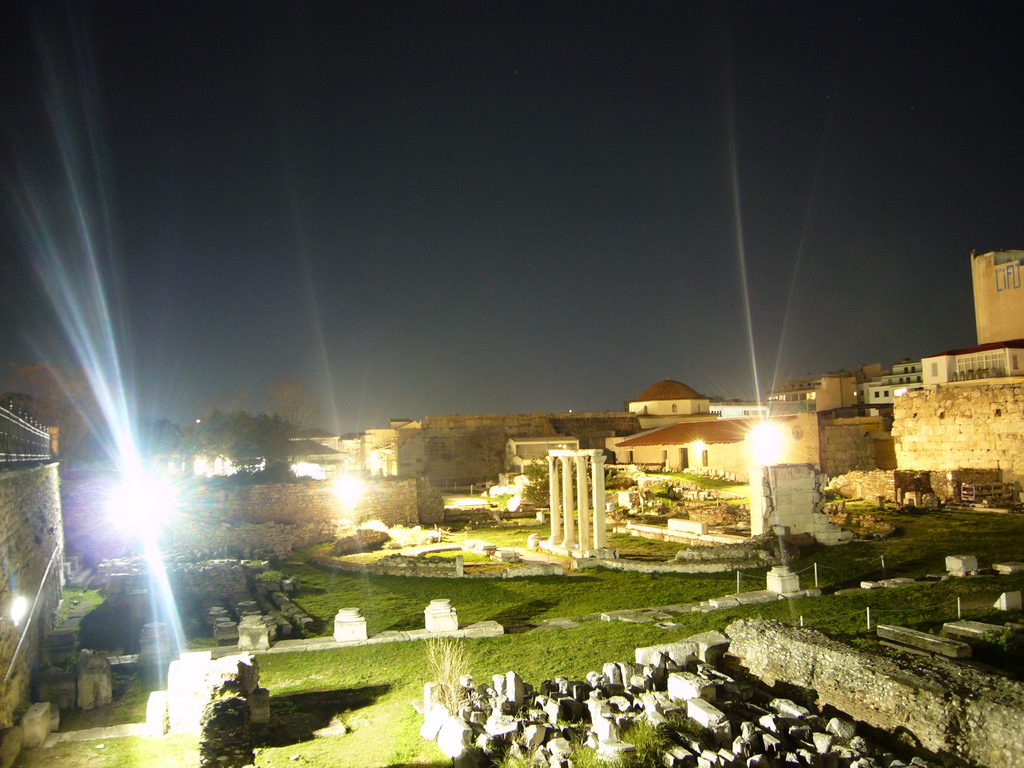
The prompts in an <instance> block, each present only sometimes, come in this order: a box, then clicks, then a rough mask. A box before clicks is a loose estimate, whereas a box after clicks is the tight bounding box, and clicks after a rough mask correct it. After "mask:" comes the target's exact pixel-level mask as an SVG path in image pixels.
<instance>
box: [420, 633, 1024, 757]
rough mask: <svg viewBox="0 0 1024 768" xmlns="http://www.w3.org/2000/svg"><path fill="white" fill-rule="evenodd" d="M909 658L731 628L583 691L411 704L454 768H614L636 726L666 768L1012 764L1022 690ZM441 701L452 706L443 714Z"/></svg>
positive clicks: (470, 689) (433, 688)
mask: <svg viewBox="0 0 1024 768" xmlns="http://www.w3.org/2000/svg"><path fill="white" fill-rule="evenodd" d="M910 658H914V661H908V660H907V659H908V657H904V656H896V657H895V658H891V657H888V656H886V657H881V656H878V655H872V654H867V653H865V652H862V651H859V650H857V649H854V648H852V647H850V646H845V645H843V644H841V643H838V642H835V641H832V640H828V639H827V638H825V637H824V636H822V635H820V633H817V632H813V631H805V630H798V629H793V628H788V627H783V626H782V625H779V624H778V623H776V622H769V621H762V620H754V621H738V622H734V623H733V624H732V625H730V626H729V628H728V629H727V630H726V634H724V635H723V634H721V633H718V632H707V633H704V634H700V635H695V636H692V637H690V638H687V639H686V640H684V641H681V642H674V643H666V644H663V645H657V646H651V647H648V648H638V649H636V653H635V659H634V661H633V662H609V663H606V664H604V666H603V667H602V669H601V670H600V671H593V672H590V673H588V674H587V675H586V677H585V679H583V680H570V679H568V678H566V677H556V678H555V679H554V680H546V681H544V682H542V683H541V684H540V686H539V687H538V688H537V689H534V688H533V687H532V686H531V685H529V684H528V683H526V682H524V681H523V680H522V679H521V678H520V677H519V675H517V674H516V673H515V672H508V673H506V674H504V675H494V677H493V678H492V679H491V680H489V681H487V682H483V683H480V684H477V683H476V681H474V680H473V679H472V678H469V677H464V678H463V679H462V680H461V681H460V683H461V690H460V691H459V692H458V695H456V696H450V695H447V696H443V695H441V693H442V692H441V691H440V690H439V687H438V684H435V683H428V684H427V686H426V687H425V690H424V698H423V701H422V702H415V703H414V704H415V706H416V707H417V709H418V710H420V711H421V712H422V714H423V716H424V723H423V727H422V729H421V735H422V736H423V737H424V738H428V739H432V740H436V741H437V743H438V746H439V747H440V748H441V750H442V751H443V752H444V753H445V754H446V755H447V756H448V757H449V758H451V759H452V760H453V761H454V764H455V765H456V766H485V765H493V764H496V763H497V762H498V761H500V760H501V759H502V758H503V757H504V756H506V755H511V756H512V757H514V758H518V759H521V760H527V761H531V762H532V763H533V764H536V765H545V766H550V768H569V766H571V765H572V764H573V763H572V762H571V760H570V757H571V756H573V755H574V752H575V750H577V749H578V748H579V747H577V746H574V745H583V746H584V747H587V748H590V749H592V750H594V752H596V756H597V759H598V760H599V761H601V762H608V763H611V764H614V763H615V762H616V761H618V760H619V759H620V758H622V757H623V756H625V755H628V754H631V753H634V752H635V751H636V745H635V744H633V743H631V741H630V738H631V733H632V729H633V728H634V727H635V726H636V725H637V724H646V725H650V726H656V727H660V728H661V730H662V731H663V732H664V733H667V734H668V744H667V746H666V747H665V749H664V753H663V754H662V755H661V758H660V760H661V763H662V765H664V766H666V768H692V767H694V766H697V767H699V768H714V767H715V766H719V767H721V768H735V767H738V766H745V767H746V768H768V767H771V768H774V767H775V766H790V765H792V766H797V765H801V766H818V767H820V768H826V767H827V768H908V767H909V766H922V768H925V767H927V766H938V765H946V764H949V762H948V761H949V760H952V761H953V762H954V763H956V762H957V761H965V760H966V761H969V762H971V763H980V764H985V765H990V766H995V765H999V766H1003V765H1006V766H1008V765H1015V764H1017V761H1018V760H1019V758H1020V755H1021V754H1024V685H1022V684H1021V683H1018V682H1015V681H1008V680H1003V679H1001V678H992V677H990V676H986V675H983V674H982V673H979V672H977V671H975V670H971V669H951V668H948V667H946V666H944V665H943V664H941V663H939V662H933V661H930V660H924V659H918V658H916V657H910ZM751 673H754V674H756V675H760V676H761V679H758V678H757V677H753V676H751ZM968 678H973V679H968ZM982 678H985V679H982ZM780 683H781V686H779V685H778V684H780ZM968 686H969V687H968ZM780 687H781V688H782V689H783V690H786V691H791V692H792V693H790V694H789V695H780V692H779V690H777V689H778V688H780ZM772 688H775V689H776V690H772ZM968 690H971V691H974V692H975V693H974V694H973V695H970V696H968V695H967V694H966V691H968ZM452 700H455V701H458V702H460V703H459V704H457V705H456V706H452V705H451V704H449V705H448V706H447V707H446V706H445V705H443V704H442V702H443V701H449V702H450V701H452ZM455 709H457V711H452V710H455ZM858 720H859V721H860V722H857V721H858ZM897 753H898V754H897Z"/></svg>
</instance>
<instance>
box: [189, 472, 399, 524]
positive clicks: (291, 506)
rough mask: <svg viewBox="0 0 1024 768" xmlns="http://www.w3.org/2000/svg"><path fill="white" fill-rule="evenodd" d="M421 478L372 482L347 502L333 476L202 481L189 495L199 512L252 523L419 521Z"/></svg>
mask: <svg viewBox="0 0 1024 768" xmlns="http://www.w3.org/2000/svg"><path fill="white" fill-rule="evenodd" d="M417 503H418V499H417V492H416V481H415V480H377V481H367V482H366V483H365V487H364V490H363V494H362V497H361V498H360V499H359V501H358V503H357V504H355V505H354V506H352V507H346V506H345V505H344V504H343V503H342V502H341V500H340V499H339V498H338V495H337V493H335V489H334V484H333V483H332V482H330V481H323V482H317V481H309V482H294V483H218V482H212V483H207V484H203V485H199V486H197V487H196V488H195V490H194V491H192V492H191V493H189V494H188V495H187V497H186V498H185V499H184V504H186V505H187V506H188V507H189V508H191V509H193V510H195V512H196V513H197V514H200V513H203V512H205V513H207V515H208V516H209V517H210V518H211V519H219V520H223V519H230V520H245V521H246V522H275V523H309V522H314V521H324V520H338V519H345V520H349V521H351V522H353V523H361V522H363V521H366V520H380V521H381V522H383V523H384V524H385V525H388V526H393V525H415V524H416V522H417V521H418V517H419V514H418V509H417Z"/></svg>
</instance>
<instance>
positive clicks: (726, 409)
mask: <svg viewBox="0 0 1024 768" xmlns="http://www.w3.org/2000/svg"><path fill="white" fill-rule="evenodd" d="M708 410H709V411H710V412H711V413H712V414H714V415H715V416H717V417H718V418H720V419H749V418H756V417H763V416H767V415H768V406H767V405H766V404H765V403H758V402H754V401H751V400H722V399H717V398H716V399H713V400H711V404H710V405H709V406H708Z"/></svg>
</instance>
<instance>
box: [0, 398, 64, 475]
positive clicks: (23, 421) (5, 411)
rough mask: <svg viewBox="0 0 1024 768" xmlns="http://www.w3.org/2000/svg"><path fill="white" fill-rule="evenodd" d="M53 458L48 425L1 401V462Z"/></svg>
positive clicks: (8, 462) (47, 459)
mask: <svg viewBox="0 0 1024 768" xmlns="http://www.w3.org/2000/svg"><path fill="white" fill-rule="evenodd" d="M52 458H53V453H52V451H51V449H50V433H49V431H48V430H47V429H46V426H45V425H43V424H41V423H40V422H39V421H37V420H36V419H34V418H32V416H31V415H30V414H29V413H28V412H26V411H24V410H22V409H20V408H18V407H16V406H14V405H12V404H11V403H0V464H16V463H21V462H28V461H49V460H50V459H52Z"/></svg>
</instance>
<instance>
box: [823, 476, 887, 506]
mask: <svg viewBox="0 0 1024 768" xmlns="http://www.w3.org/2000/svg"><path fill="white" fill-rule="evenodd" d="M829 487H830V488H834V489H836V490H837V491H839V493H840V494H842V495H843V496H844V497H846V498H847V499H868V500H871V501H874V500H875V498H876V497H878V496H884V497H885V499H886V501H896V484H895V481H894V479H893V472H892V471H891V470H886V469H874V470H871V471H870V472H864V471H856V472H847V473H846V474H844V475H839V476H838V477H833V478H832V479H831V480H830V481H829Z"/></svg>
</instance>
